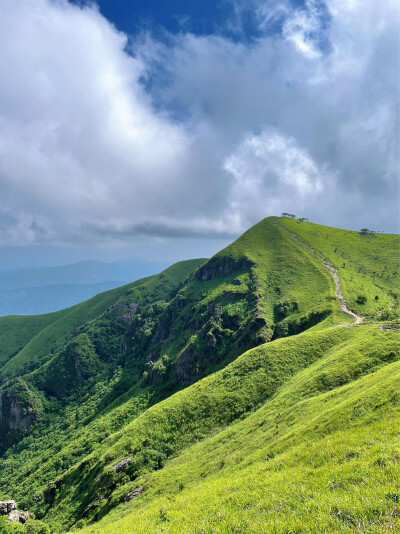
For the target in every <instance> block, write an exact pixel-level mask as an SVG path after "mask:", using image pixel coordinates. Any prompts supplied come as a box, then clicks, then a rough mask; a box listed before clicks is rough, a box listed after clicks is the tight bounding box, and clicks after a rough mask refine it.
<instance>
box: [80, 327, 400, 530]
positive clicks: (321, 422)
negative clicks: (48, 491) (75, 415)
mask: <svg viewBox="0 0 400 534" xmlns="http://www.w3.org/2000/svg"><path fill="white" fill-rule="evenodd" d="M366 329H368V330H366ZM342 330H343V329H342ZM348 330H350V329H348ZM363 331H364V335H363V334H362V333H361V329H357V331H356V330H355V329H351V332H352V334H351V335H350V339H347V340H346V341H345V342H344V343H338V344H337V345H335V347H334V348H332V349H331V350H329V351H328V352H327V355H326V356H324V357H322V358H320V359H318V360H317V361H316V362H315V363H314V364H311V365H310V366H308V367H307V368H306V369H304V370H302V371H300V372H299V373H297V374H296V375H294V377H292V378H291V379H289V380H287V381H286V382H285V384H284V385H283V386H281V387H280V388H278V389H277V391H276V394H275V395H274V396H273V397H271V398H270V399H269V400H267V402H265V403H264V404H263V406H262V407H261V408H259V409H258V410H257V411H256V412H255V413H253V414H252V415H249V416H248V417H246V418H245V419H244V420H243V421H239V422H236V423H233V424H231V425H230V426H228V427H227V428H226V429H224V430H222V431H220V432H217V434H215V435H214V436H211V437H209V438H206V439H204V440H202V441H201V442H200V443H197V444H196V445H193V446H191V447H188V448H186V450H184V451H183V453H182V454H180V455H178V456H177V457H176V458H175V459H172V460H171V461H169V462H167V464H166V465H165V467H164V468H163V469H162V470H160V471H157V472H156V473H154V474H152V475H150V476H149V477H146V476H143V477H142V478H139V479H137V480H136V481H135V482H134V484H135V486H138V485H140V484H144V486H145V492H144V493H143V494H142V496H140V497H139V498H137V499H136V500H134V501H132V502H131V503H129V504H124V505H123V506H121V507H118V508H116V509H115V510H114V511H113V512H111V513H110V514H109V516H106V517H105V518H104V519H103V520H102V521H100V523H97V524H96V526H95V528H88V530H87V532H96V533H103V532H106V533H107V534H111V533H112V534H114V533H115V534H117V533H118V534H119V533H125V532H135V533H141V532H145V531H147V532H174V533H175V532H176V533H194V532H198V533H200V532H210V533H211V532H213V533H214V532H215V533H231V532H237V533H253V532H254V533H258V532H259V533H264V532H276V533H278V532H279V533H287V532H315V533H319V532H376V533H378V532H391V531H392V532H393V531H394V530H393V529H395V527H396V526H397V527H398V526H400V516H399V514H398V510H399V508H398V503H396V502H395V501H396V495H398V492H399V486H398V475H399V465H400V456H399V448H398V447H399V445H400V442H399V432H400V425H399V419H398V416H399V400H400V399H399V391H398V380H399V376H400V374H399V373H400V367H399V363H398V362H392V363H390V361H391V359H393V358H394V356H393V355H392V356H390V357H389V358H388V360H387V362H385V355H386V357H388V355H389V354H391V353H392V351H393V349H394V348H396V347H397V353H396V356H395V357H397V358H398V357H399V354H398V336H397V335H396V334H394V335H393V334H388V333H387V332H380V331H378V329H377V328H376V327H363ZM332 334H333V331H332V332H331V335H332ZM325 335H328V333H326V334H325ZM315 336H316V337H317V338H318V334H316V333H313V334H312V333H305V334H302V335H301V336H299V338H298V339H300V338H303V340H302V341H303V342H304V338H307V337H308V338H312V337H315ZM360 338H361V339H362V340H363V343H365V345H364V346H363V347H362V349H365V348H366V345H367V344H368V343H369V344H371V341H372V340H373V342H374V349H373V350H371V351H370V352H369V354H368V353H367V354H365V352H364V354H365V358H360V357H359V353H360V347H359V341H360ZM287 341H288V340H284V341H283V345H284V344H285V343H287ZM316 341H317V340H316ZM279 344H281V345H282V343H279V342H274V343H273V345H279ZM271 346H272V344H271ZM263 349H264V347H263ZM268 349H269V350H270V347H268V346H265V351H266V354H265V358H266V360H267V359H268V357H267V354H268ZM257 350H258V352H259V351H261V349H257ZM310 351H313V346H312V345H310ZM254 352H257V351H251V352H250V353H247V354H246V355H244V356H243V357H242V358H241V360H242V359H246V358H250V356H251V355H252V354H254ZM378 352H379V353H380V356H378ZM353 355H355V360H356V361H357V360H358V363H354V364H353V368H352V369H351V370H350V371H349V370H348V366H347V363H348V361H349V360H352V356H353ZM357 356H358V357H357ZM381 357H382V359H381ZM233 367H234V364H232V366H230V368H229V370H230V369H231V368H233ZM232 370H233V369H232ZM223 372H224V371H222V372H221V373H223ZM327 373H328V376H333V377H334V378H332V380H331V381H329V380H328V381H327V380H326V376H327ZM206 380H207V379H206ZM202 382H204V381H202ZM338 384H342V385H338ZM199 387H201V385H200V386H199ZM189 389H193V386H192V387H191V388H189ZM245 390H246V388H245V387H244V388H243V391H245ZM188 394H189V392H188ZM193 395H195V393H194V392H193ZM230 400H231V399H229V396H228V398H227V401H226V402H227V404H229V401H230ZM166 402H168V401H166ZM158 408H159V409H162V407H161V406H159V407H158ZM218 411H219V410H218ZM192 413H193V412H192ZM196 419H197V418H196ZM152 428H153V429H154V425H153V426H152ZM153 433H154V430H153ZM135 486H132V487H135ZM124 491H126V492H127V491H129V487H126V488H124ZM393 496H394V497H393ZM85 532H86V531H85Z"/></svg>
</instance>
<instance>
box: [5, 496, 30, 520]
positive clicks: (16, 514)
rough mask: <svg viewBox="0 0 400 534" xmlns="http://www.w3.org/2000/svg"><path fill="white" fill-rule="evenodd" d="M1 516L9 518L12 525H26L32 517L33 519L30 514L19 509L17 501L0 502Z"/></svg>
mask: <svg viewBox="0 0 400 534" xmlns="http://www.w3.org/2000/svg"><path fill="white" fill-rule="evenodd" d="M0 516H8V520H9V521H11V522H12V523H26V522H27V521H28V519H29V518H30V517H33V516H32V514H30V513H29V512H22V511H21V510H18V509H17V503H16V502H15V501H12V500H10V501H0Z"/></svg>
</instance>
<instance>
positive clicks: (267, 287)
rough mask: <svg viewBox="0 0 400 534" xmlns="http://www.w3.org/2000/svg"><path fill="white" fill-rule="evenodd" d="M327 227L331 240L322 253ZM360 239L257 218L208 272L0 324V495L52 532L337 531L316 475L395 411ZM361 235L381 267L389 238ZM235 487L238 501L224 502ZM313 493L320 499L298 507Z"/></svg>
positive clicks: (388, 327) (384, 300)
mask: <svg viewBox="0 0 400 534" xmlns="http://www.w3.org/2000/svg"><path fill="white" fill-rule="evenodd" d="M331 234H332V235H334V238H335V241H337V242H338V243H342V242H343V243H344V244H343V246H342V248H339V245H337V247H338V248H337V250H336V252H335V251H334V252H333V255H332V254H331V250H330V248H329V246H327V244H326V242H327V241H329V240H328V239H327V238H326V235H328V236H330V235H331ZM363 238H364V236H360V235H359V234H357V233H356V232H350V233H348V232H347V231H344V230H337V229H327V228H326V227H320V226H318V225H313V224H311V223H304V222H303V223H300V222H297V221H291V220H290V219H286V218H280V219H278V218H275V217H270V218H267V219H264V220H263V221H261V222H260V223H258V224H257V225H255V226H254V227H253V228H251V229H250V230H248V231H247V232H246V233H245V234H243V235H242V236H241V237H240V238H239V239H238V240H236V241H235V242H234V243H232V244H231V245H230V246H228V247H227V248H225V249H224V250H222V251H221V252H219V253H218V254H216V255H215V256H214V257H213V258H211V259H210V260H208V261H205V260H192V261H189V262H181V263H178V264H175V265H174V266H172V267H170V268H168V269H167V270H165V271H163V272H162V273H160V274H159V275H156V276H153V277H149V278H148V279H145V280H139V281H138V282H135V283H133V284H129V285H127V286H124V287H122V288H118V289H116V290H112V291H109V292H107V293H104V294H102V295H98V296H97V297H95V299H91V300H89V301H87V302H86V303H82V304H81V305H78V306H75V307H73V308H70V309H67V310H64V311H62V312H58V314H59V315H56V314H48V315H47V316H39V318H36V319H35V318H33V317H32V318H29V320H28V319H27V321H26V323H24V321H23V319H21V318H13V317H10V318H3V319H0V328H1V325H2V324H3V325H6V324H8V325H9V326H10V329H9V332H10V334H9V336H8V335H7V331H6V328H7V326H5V327H4V329H3V330H0V332H3V334H2V335H3V337H2V339H3V340H4V346H5V347H7V348H5V349H4V351H3V352H2V353H1V354H2V355H3V356H2V357H3V362H4V365H3V367H2V369H1V374H0V377H1V381H0V421H1V432H0V446H1V447H2V454H1V456H0V498H2V497H4V498H5V497H9V498H13V499H16V500H17V501H18V504H19V506H20V507H22V508H24V509H28V510H30V511H32V512H34V513H35V514H36V516H37V517H38V518H41V519H43V520H44V521H46V522H48V523H49V524H50V523H52V522H54V521H56V522H59V523H60V524H61V525H63V528H71V527H74V528H76V527H82V526H84V525H85V524H87V523H88V524H90V523H91V522H93V521H98V520H99V519H101V518H104V519H102V521H101V522H100V523H99V525H98V526H96V530H95V531H96V532H97V529H100V530H99V532H107V533H109V532H144V531H145V530H147V531H148V532H161V531H162V532H188V533H192V532H199V533H200V532H227V533H228V532H249V533H250V532H282V533H283V532H291V531H293V532H321V530H318V529H320V527H321V525H323V524H324V521H325V522H326V523H325V524H326V525H328V526H329V529H331V530H327V532H329V531H332V532H333V531H341V530H340V529H342V530H343V529H344V530H343V532H352V530H346V528H347V529H349V528H350V529H351V528H352V526H351V525H353V527H354V524H352V523H349V524H347V523H346V521H343V520H342V519H343V518H342V516H341V513H342V512H341V510H342V508H343V509H344V508H345V506H344V504H345V503H344V501H343V500H341V499H343V498H344V495H345V493H344V491H343V492H342V493H340V491H339V492H336V493H331V489H330V488H328V489H326V488H325V486H324V484H325V482H323V480H325V479H324V476H328V474H329V472H332V473H337V475H335V476H337V477H338V478H339V479H340V477H342V476H344V475H343V473H344V471H345V470H346V465H347V463H346V462H347V460H343V456H342V453H341V447H342V446H344V445H343V444H345V443H346V440H347V441H348V442H352V440H353V441H354V440H355V439H356V436H364V435H366V434H367V433H368V432H371V433H372V435H374V436H375V435H378V434H377V432H378V430H379V429H380V428H381V427H382V426H381V425H383V424H384V422H385V421H386V423H387V422H388V421H389V419H390V418H391V417H393V416H394V414H395V412H396V410H397V409H398V406H397V402H398V392H397V393H396V388H395V383H396V380H398V374H396V373H398V364H397V363H396V362H397V360H398V359H399V339H398V329H399V324H398V323H397V322H396V321H395V320H394V321H393V320H392V322H390V321H389V322H386V323H385V322H381V320H382V319H383V318H384V317H385V318H386V319H387V318H388V317H389V318H391V319H395V318H396V313H397V312H396V307H395V304H396V298H397V297H396V295H397V293H396V292H397V291H398V288H397V287H396V286H397V279H396V278H394V277H392V276H387V277H384V282H382V283H381V284H380V285H379V283H378V281H377V278H379V280H380V277H379V276H378V277H376V271H372V270H371V269H372V267H371V262H370V259H369V258H366V259H364V257H365V256H366V255H368V254H367V252H366V250H367V249H368V243H366V241H365V240H363ZM374 239H375V241H374V242H373V244H374V246H376V247H378V248H377V249H376V250H378V249H379V247H381V249H379V250H383V249H384V250H385V256H384V261H385V262H386V263H387V265H388V268H387V269H389V271H390V272H391V273H392V272H394V271H395V270H396V269H397V268H398V267H397V265H398V247H397V243H398V241H396V240H397V236H382V235H375V236H374ZM329 242H330V241H329ZM357 247H358V252H357ZM374 250H375V249H374ZM338 251H339V252H338ZM336 253H339V254H340V256H341V258H344V262H343V263H345V265H347V264H348V263H349V264H352V265H353V263H354V265H355V261H356V260H355V258H357V257H358V263H357V265H358V266H361V267H362V268H363V269H364V270H365V272H364V271H362V272H363V280H364V279H365V287H368V288H369V291H372V292H375V293H376V295H377V296H378V301H379V302H380V305H379V306H376V305H375V304H374V305H369V293H368V295H367V300H366V301H365V302H364V303H363V306H364V307H358V308H357V307H356V305H355V303H356V300H357V297H358V295H357V297H355V300H354V299H353V297H352V295H354V293H355V292H356V291H357V283H359V282H358V280H359V279H356V275H355V274H354V272H355V271H357V269H356V267H354V266H353V267H352V270H351V271H349V272H350V276H349V278H348V280H347V282H346V283H347V285H346V284H345V283H344V282H343V281H342V275H341V273H342V269H345V268H346V267H340V269H339V266H338V264H337V258H336V256H335V255H334V254H336ZM352 262H353V263H352ZM341 265H342V264H341ZM380 272H381V271H380ZM374 273H375V274H374ZM385 276H386V275H385ZM368 284H369V285H368ZM378 290H379V291H380V292H379V293H378ZM342 293H343V295H344V296H342ZM96 299H97V300H96ZM374 302H375V303H376V302H377V300H375V295H374ZM360 306H361V305H360ZM52 316H54V320H53V317H52ZM41 320H43V328H42V329H41V328H40V324H39V323H40V321H41ZM2 321H4V323H2ZM18 321H20V324H21V325H24V326H23V328H22V329H21V332H22V334H21V337H19V336H18V335H17V332H18V326H17V323H18ZM368 321H369V322H373V323H376V324H367V323H368ZM22 345H24V346H23V347H22ZM378 398H379V399H380V401H379V402H378V400H377V399H378ZM393 432H394V431H393ZM393 432H389V431H388V438H387V447H388V448H390V447H392V444H393V439H394V433H393ZM329 435H332V436H334V437H333V438H332V439H333V442H330V441H329ZM362 439H364V438H362ZM391 440H392V441H391ZM378 441H379V447H380V446H381V441H380V440H378ZM383 442H384V440H383V439H382V444H383ZM327 443H333V445H332V455H331V457H329V458H327V459H326V461H324V462H322V463H321V466H322V464H324V465H325V464H326V465H325V468H324V469H325V471H323V469H322V470H321V472H320V473H321V477H319V476H318V475H317V470H316V471H315V472H314V471H312V472H309V474H308V475H307V477H308V478H309V480H308V479H307V480H308V481H305V480H304V479H303V478H304V476H305V475H304V473H305V471H306V470H307V468H308V467H307V466H308V463H309V462H310V458H311V457H312V453H311V452H310V451H314V453H313V454H317V450H318V447H321V448H324V447H325V448H326V446H327ZM318 444H319V445H318ZM376 445H377V442H371V443H369V444H365V443H363V444H360V446H359V448H358V449H357V451H356V452H357V454H358V456H354V458H353V457H352V458H351V459H352V460H354V465H358V464H360V469H364V468H367V467H368V466H369V465H370V464H369V463H368V462H369V461H370V460H369V459H371V458H372V460H371V461H375V460H373V459H374V458H375V456H376V455H377V454H378V453H377V450H378V449H379V447H378V448H377V446H376ZM382 446H383V445H382ZM385 446H386V445H385ZM360 451H362V453H361V452H360ZM278 458H285V460H284V461H282V462H280V461H278ZM367 458H368V460H367ZM377 458H378V456H376V460H377ZM390 461H392V460H390ZM266 462H268V464H266ZM357 462H358V463H357ZM311 464H312V465H314V464H313V463H312V462H311ZM342 464H343V465H342ZM265 466H266V467H265ZM274 466H275V467H276V468H275V467H274ZM390 466H391V467H390V469H392V472H394V471H395V469H396V464H395V461H394V464H393V466H392V464H390ZM314 467H315V469H317V467H318V466H317V465H316V464H315V465H314ZM324 473H325V474H324ZM368 473H369V474H368V477H366V482H365V484H366V491H367V492H368V491H370V489H371V488H372V487H373V485H375V486H376V487H377V488H379V487H381V490H379V491H381V492H383V491H384V489H383V482H382V476H381V475H380V474H379V473H382V472H381V471H376V472H375V471H374V472H373V473H372V472H371V473H370V472H369V471H368ZM332 476H333V475H332ZM246 477H249V481H248V483H247V486H248V487H249V489H248V491H247V492H246V494H247V495H248V497H247V498H245V499H244V501H242V500H241V497H240V498H238V500H235V499H232V495H237V496H238V495H242V493H243V492H242V489H243V485H244V486H246ZM289 479H290V480H293V484H292V486H291V485H290V484H289ZM250 480H251V481H250ZM288 484H289V485H288ZM332 484H333V485H334V484H335V482H332ZM360 484H361V482H360ZM225 486H226V488H227V489H226V491H225V490H224V487H225ZM264 487H268V488H269V490H268V492H267V494H266V492H265V490H264V489H263V488H264ZM303 487H304V488H305V489H301V491H300V490H299V488H303ZM339 487H340V488H342V486H338V488H339ZM344 487H346V488H347V489H348V485H347V484H346V485H344V486H343V488H344ZM228 488H230V489H228ZM235 488H236V489H235ZM257 488H258V489H257ZM333 489H336V488H333ZM333 489H332V491H333ZM299 491H300V494H301V495H303V494H304V495H303V497H302V500H300V501H299V502H295V501H296V495H297V496H298V494H299ZM354 491H356V490H355V489H354ZM396 491H397V490H395V489H393V492H392V493H393V494H394V495H397V494H398V493H396ZM260 492H261V493H260ZM313 492H315V493H316V494H317V495H320V496H321V498H323V499H325V500H324V503H323V504H322V503H319V498H320V497H318V498H316V502H314V501H313V502H311V501H310V502H309V501H308V500H307V499H308V497H307V495H309V494H311V493H313ZM285 493H286V494H287V496H288V501H287V502H282V497H281V496H282V495H283V494H285ZM372 493H373V492H372V489H371V499H372V497H373V495H372ZM378 493H379V492H378ZM388 493H390V492H388ZM390 494H391V493H390ZM332 496H333V497H334V499H333V500H332V499H331V498H330V497H332ZM306 497H307V498H306ZM336 497H337V499H336ZM310 498H311V497H310ZM379 498H380V497H379ZM385 498H386V497H385ZM200 499H202V500H203V501H204V503H205V505H204V507H203V508H200V507H199V500H200ZM335 499H336V501H337V504H335V505H333V504H332V503H333V501H334V500H335ZM126 501H129V503H128V504H122V503H124V502H126ZM336 501H335V502H336ZM371 502H372V501H371ZM245 503H247V504H246V505H245ZM257 503H259V504H257ZM261 503H262V504H261ZM316 503H318V504H316ZM368 503H369V501H368ZM368 503H365V506H364V504H362V505H360V507H359V510H358V511H357V513H356V512H354V511H352V512H351V513H352V514H353V516H354V517H356V519H354V521H356V522H357V521H358V519H357V518H358V517H362V518H363V519H362V520H361V519H360V521H361V523H362V525H361V523H360V525H361V527H362V528H364V526H365V525H366V524H367V523H366V522H365V521H369V522H370V523H368V525H369V524H371V525H372V526H371V529H372V530H365V529H364V530H360V532H361V531H362V532H364V531H365V532H366V531H368V532H369V531H371V532H378V530H373V529H375V528H378V527H377V526H376V525H378V523H376V521H375V519H373V517H375V516H374V515H373V514H372V516H371V517H372V519H371V518H368V519H365V518H364V515H365V514H367V515H366V516H365V517H367V516H368V510H369V508H368V507H371V506H372V504H370V503H369V504H368ZM384 503H385V507H384V506H383V505H382V506H381V505H379V506H380V508H379V506H378V505H377V506H378V508H379V510H380V515H379V517H380V519H379V520H380V521H381V520H382V521H384V522H386V523H385V524H389V523H388V522H390V521H392V519H393V518H395V517H396V516H395V513H394V512H393V510H394V508H395V507H396V506H397V505H398V503H397V504H396V500H395V499H391V498H387V499H386V500H385V501H384ZM184 505H185V506H186V505H187V506H189V508H190V509H189V511H188V512H187V513H183V512H182V509H181V507H182V506H184ZM314 505H315V506H317V507H319V508H318V510H319V512H318V513H319V515H318V517H314V518H313V519H312V520H311V519H310V521H314V522H313V523H312V524H311V523H310V522H309V523H307V521H306V519H307V518H306V516H307V512H306V511H305V510H307V509H310V510H311V509H312V510H313V514H314V515H315V513H316V508H315V506H314ZM243 506H245V508H243V510H246V511H245V512H241V511H240V510H241V509H242V508H241V507H243ZM333 506H337V507H338V508H337V513H336V516H335V513H334V512H332V510H333V508H332V507H333ZM260 507H261V508H260ZM221 510H222V511H221ZM261 510H264V511H261ZM268 510H269V511H270V512H268ZM278 510H282V511H283V513H284V514H285V515H287V520H285V521H286V522H285V521H283V520H282V521H281V519H279V517H278V516H279V514H278V513H277V512H278ZM289 510H291V512H290V513H289ZM339 512H340V513H339ZM343 513H345V512H343ZM346 513H347V512H346ZM121 514H122V515H126V514H127V515H126V518H122V519H120V517H121ZM132 514H133V515H132ZM354 514H355V515H354ZM357 514H358V515H357ZM363 514H364V515H363ZM385 514H386V515H385ZM390 514H392V515H390ZM350 515H351V514H350ZM353 516H351V517H353ZM389 516H390V517H389ZM257 517H258V518H259V519H257ZM368 517H369V516H368ZM235 518H236V519H235ZM240 518H243V521H244V522H243V521H242V519H240ZM382 518H384V519H382ZM119 519H120V520H119ZM364 519H365V521H364ZM328 520H329V521H328ZM238 521H239V522H238ZM240 521H242V522H240ZM374 521H375V523H376V525H375V523H374ZM364 523H365V524H364ZM133 524H134V525H135V526H134V528H133V527H130V526H129V525H133ZM381 524H383V523H379V525H381ZM357 525H358V523H357ZM267 526H268V529H269V530H268V529H267ZM361 527H360V528H361ZM32 528H34V526H33V524H32ZM35 528H36V527H35ZM335 528H336V530H335ZM357 528H358V526H357ZM368 528H369V527H368ZM388 528H389V527H388ZM266 529H267V530H266ZM274 529H275V530H274ZM296 529H297V530H296ZM313 529H314V530H313Z"/></svg>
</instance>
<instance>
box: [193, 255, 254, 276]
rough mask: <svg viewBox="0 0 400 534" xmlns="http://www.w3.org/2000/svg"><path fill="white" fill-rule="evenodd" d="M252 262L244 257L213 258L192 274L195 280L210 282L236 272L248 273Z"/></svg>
mask: <svg viewBox="0 0 400 534" xmlns="http://www.w3.org/2000/svg"><path fill="white" fill-rule="evenodd" d="M252 265H253V262H252V261H250V260H249V258H247V257H246V256H243V257H242V258H238V259H234V258H232V257H231V256H214V257H213V258H211V260H210V261H208V262H207V263H205V264H204V265H202V266H201V267H200V268H199V269H198V270H197V271H196V272H195V274H194V278H195V280H203V281H205V280H212V279H213V278H216V277H217V276H227V275H229V274H232V273H235V272H237V271H249V270H250V268H251V267H252Z"/></svg>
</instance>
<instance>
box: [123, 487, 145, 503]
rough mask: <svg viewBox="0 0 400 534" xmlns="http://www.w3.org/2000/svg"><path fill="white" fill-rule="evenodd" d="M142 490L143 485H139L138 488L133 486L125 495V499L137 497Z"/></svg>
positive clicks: (129, 499)
mask: <svg viewBox="0 0 400 534" xmlns="http://www.w3.org/2000/svg"><path fill="white" fill-rule="evenodd" d="M143 490H144V487H143V486H139V487H138V488H135V489H134V490H132V491H130V492H129V493H128V494H127V495H126V496H125V499H124V500H125V501H131V500H132V499H134V498H135V497H139V495H140V494H141V493H142V492H143Z"/></svg>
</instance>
